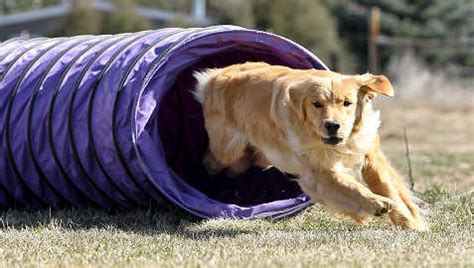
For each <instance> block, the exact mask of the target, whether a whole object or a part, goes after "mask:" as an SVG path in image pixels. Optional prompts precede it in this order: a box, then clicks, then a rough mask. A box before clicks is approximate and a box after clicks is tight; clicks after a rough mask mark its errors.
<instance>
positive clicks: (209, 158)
mask: <svg viewBox="0 0 474 268" xmlns="http://www.w3.org/2000/svg"><path fill="white" fill-rule="evenodd" d="M202 162H203V164H204V166H205V167H206V172H207V173H208V174H209V175H211V176H215V175H217V174H219V173H220V172H221V171H222V169H224V167H223V166H222V164H221V163H219V161H217V160H216V158H215V157H214V155H213V154H212V153H211V152H210V151H208V152H207V153H206V154H205V155H204V158H203V160H202Z"/></svg>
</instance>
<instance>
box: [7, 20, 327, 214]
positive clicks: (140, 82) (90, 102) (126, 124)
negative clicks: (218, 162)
mask: <svg viewBox="0 0 474 268" xmlns="http://www.w3.org/2000/svg"><path fill="white" fill-rule="evenodd" d="M245 61H266V62H269V63H272V64H281V65H287V66H291V67H293V68H319V69H323V68H326V67H325V66H324V64H323V63H321V61H319V60H318V59H317V58H316V57H315V56H314V55H313V54H311V53H310V52H309V51H307V50H306V49H304V48H303V47H301V46H299V45H297V44H295V43H293V42H292V41H289V40H287V39H284V38H282V37H279V36H276V35H272V34H268V33H264V32H259V31H253V30H247V29H244V28H240V27H235V26H215V27H209V28H193V29H177V28H169V29H162V30H158V31H147V32H140V33H134V34H123V35H112V36H77V37H73V38H55V39H32V40H21V39H17V40H10V41H7V42H5V43H1V44H0V125H1V127H0V208H1V207H4V208H8V207H12V206H19V207H30V208H42V207H48V206H51V207H61V206H67V205H71V204H72V205H75V206H84V207H87V206H95V207H103V208H108V209H116V208H125V209H132V208H136V207H146V206H148V204H149V203H150V202H151V201H160V200H161V198H162V197H163V196H165V197H166V198H168V199H169V200H170V201H172V202H173V203H174V204H176V205H177V206H179V207H181V208H183V209H185V210H187V211H189V212H191V213H193V214H194V215H197V216H200V217H204V218H217V217H232V218H258V217H268V216H274V217H282V216H285V215H291V214H293V213H295V212H297V211H300V210H301V209H303V208H304V207H306V206H308V205H309V204H310V203H311V201H310V199H309V198H308V196H307V195H305V194H303V193H301V190H300V189H299V187H298V186H297V184H296V183H295V182H294V181H293V179H292V178H291V177H290V176H288V175H286V174H282V173H281V172H279V171H277V170H268V171H260V170H259V169H257V168H251V169H250V170H248V171H247V172H246V173H244V174H242V175H241V176H239V177H238V178H235V179H228V178H223V177H222V176H218V177H209V176H208V175H207V174H206V172H205V170H204V167H203V166H202V156H203V153H204V151H205V150H206V147H207V143H208V140H207V135H206V131H205V129H204V124H203V118H202V112H201V107H200V105H199V103H197V102H196V101H195V100H194V99H193V98H192V95H191V94H190V90H191V89H192V88H193V85H194V82H195V81H194V80H193V78H192V72H193V71H195V70H199V69H203V68H208V67H223V66H227V65H230V64H234V63H239V62H245Z"/></svg>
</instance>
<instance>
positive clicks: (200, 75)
mask: <svg viewBox="0 0 474 268" xmlns="http://www.w3.org/2000/svg"><path fill="white" fill-rule="evenodd" d="M217 70H218V69H216V68H211V69H205V70H203V71H195V72H194V73H193V76H194V78H195V79H196V81H197V83H196V86H195V88H194V91H193V94H194V98H196V100H198V101H199V102H200V103H203V102H204V95H205V92H204V91H205V90H206V88H207V83H208V82H209V80H210V79H211V77H212V75H213V74H214V72H215V71H217Z"/></svg>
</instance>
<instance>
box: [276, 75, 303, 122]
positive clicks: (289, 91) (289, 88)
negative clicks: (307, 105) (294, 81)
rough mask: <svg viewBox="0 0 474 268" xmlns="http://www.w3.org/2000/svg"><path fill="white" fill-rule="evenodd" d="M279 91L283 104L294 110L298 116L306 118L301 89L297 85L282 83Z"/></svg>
mask: <svg viewBox="0 0 474 268" xmlns="http://www.w3.org/2000/svg"><path fill="white" fill-rule="evenodd" d="M281 92H282V93H283V104H284V105H285V106H288V107H289V108H290V109H292V110H294V111H295V112H296V114H297V115H298V117H300V118H302V119H303V120H306V112H305V109H304V100H305V98H304V97H305V96H304V94H303V89H302V88H301V87H299V86H295V85H288V84H284V85H282V90H281Z"/></svg>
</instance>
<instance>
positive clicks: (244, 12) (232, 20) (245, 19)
mask: <svg viewBox="0 0 474 268" xmlns="http://www.w3.org/2000/svg"><path fill="white" fill-rule="evenodd" d="M207 12H208V15H209V16H210V17H211V18H213V19H214V20H215V21H217V22H218V23H219V24H233V25H239V26H242V27H247V28H253V27H254V26H255V20H254V16H253V15H254V14H253V0H252V1H248V0H227V1H222V0H207Z"/></svg>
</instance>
